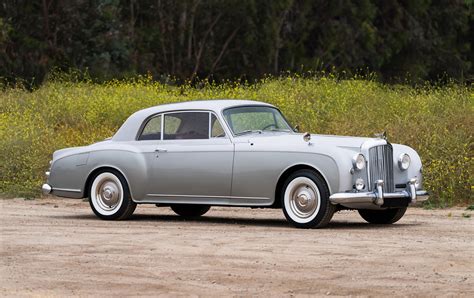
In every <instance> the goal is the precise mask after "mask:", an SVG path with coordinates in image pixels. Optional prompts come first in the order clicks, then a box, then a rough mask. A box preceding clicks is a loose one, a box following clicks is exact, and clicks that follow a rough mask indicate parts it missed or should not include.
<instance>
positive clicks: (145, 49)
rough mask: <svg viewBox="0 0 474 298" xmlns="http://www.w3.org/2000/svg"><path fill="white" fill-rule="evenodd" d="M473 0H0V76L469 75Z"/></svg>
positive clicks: (33, 80)
mask: <svg viewBox="0 0 474 298" xmlns="http://www.w3.org/2000/svg"><path fill="white" fill-rule="evenodd" d="M472 11H473V1H472V0H416V1H410V0H391V1H385V0H298V1H296V0H272V1H262V0H180V1H176V0H43V1H29V0H3V1H1V3H0V77H3V78H4V80H7V81H9V82H16V81H18V80H19V79H21V80H24V81H26V82H28V83H29V84H32V85H33V86H35V85H39V84H41V83H42V82H43V81H44V80H45V79H47V77H48V74H49V73H50V72H51V70H52V69H62V70H68V69H69V68H72V69H80V70H81V71H88V72H89V73H90V74H91V77H93V78H97V79H98V80H107V79H111V78H126V77H133V76H134V75H136V74H145V75H146V74H151V75H152V76H153V78H154V79H155V80H163V79H166V78H167V76H168V75H172V76H174V77H177V78H180V79H181V80H186V79H190V78H191V79H194V78H196V77H200V78H209V79H216V80H221V79H239V78H240V79H246V80H249V81H252V80H254V79H259V78H261V77H262V76H263V75H268V74H272V75H277V76H278V75H280V73H281V72H282V71H283V72H285V71H291V72H298V73H304V72H306V71H308V70H311V71H322V70H324V71H328V70H332V69H333V68H335V69H336V70H337V71H338V72H342V71H345V72H346V73H349V74H354V73H358V72H367V73H377V75H378V77H379V78H380V79H382V80H384V81H389V82H399V81H400V80H401V81H404V80H405V78H406V77H407V76H408V77H409V79H410V81H419V80H437V79H439V78H446V77H447V78H452V79H456V80H458V81H460V82H464V81H471V82H472V80H473V77H474V76H473V67H472V61H473V60H474V56H473V51H472V48H471V45H472V38H473V36H474V35H473V34H472V32H473V24H474V18H473V13H472Z"/></svg>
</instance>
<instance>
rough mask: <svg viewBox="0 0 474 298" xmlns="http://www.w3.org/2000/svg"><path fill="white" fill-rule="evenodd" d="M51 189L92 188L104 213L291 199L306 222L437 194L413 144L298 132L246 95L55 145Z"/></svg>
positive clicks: (377, 218) (87, 191) (395, 211)
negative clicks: (425, 182)
mask: <svg viewBox="0 0 474 298" xmlns="http://www.w3.org/2000/svg"><path fill="white" fill-rule="evenodd" d="M46 175H47V179H48V181H47V183H46V184H44V185H43V187H42V189H43V193H44V194H54V195H56V196H60V197H67V198H84V197H88V198H89V202H90V206H91V208H92V210H93V211H94V213H95V214H96V215H97V216H98V217H99V218H102V219H126V218H128V217H129V216H130V215H132V213H133V212H134V210H135V207H136V206H137V204H147V203H148V204H156V205H157V206H169V207H171V208H172V209H173V210H174V211H175V212H176V213H177V214H179V215H181V216H184V217H197V216H201V215H203V214H205V213H206V212H207V211H208V210H209V209H210V206H245V207H268V208H282V209H283V213H284V215H285V217H286V218H287V220H288V221H289V222H290V223H291V224H293V225H294V226H295V227H298V228H314V227H323V226H325V225H327V224H328V223H329V221H330V220H331V218H332V216H333V214H334V212H336V211H338V210H343V209H357V210H358V212H359V214H360V215H361V216H362V218H364V219H365V220H366V221H368V222H369V223H375V224H391V223H394V222H396V221H398V220H399V219H400V218H401V217H402V216H403V215H404V213H405V211H406V208H407V207H408V206H409V205H411V204H414V203H416V202H417V201H425V200H427V199H428V193H427V192H426V191H424V190H423V189H422V166H421V160H420V157H419V156H418V154H417V153H416V151H415V150H413V149H412V148H410V147H407V146H404V145H399V144H390V143H389V142H388V141H387V140H386V138H385V137H384V136H383V135H380V136H378V137H376V138H361V137H342V136H331V135H310V134H309V133H305V134H303V133H297V132H295V130H293V129H292V127H291V126H290V124H289V123H288V122H287V121H286V119H285V117H284V116H283V115H282V113H281V112H280V111H279V110H278V109H277V108H276V107H274V106H272V105H270V104H267V103H263V102H257V101H247V100H208V101H191V102H183V103H175V104H167V105H160V106H156V107H152V108H148V109H144V110H141V111H138V112H136V113H134V114H133V115H131V116H130V117H129V118H128V119H127V120H126V121H125V123H124V124H123V125H122V126H121V127H120V129H119V130H118V131H117V133H116V134H115V135H114V136H113V137H112V138H110V139H107V140H104V141H101V142H98V143H95V144H92V145H89V146H84V147H75V148H67V149H62V150H58V151H56V152H54V154H53V160H52V161H51V168H50V170H49V171H48V172H46Z"/></svg>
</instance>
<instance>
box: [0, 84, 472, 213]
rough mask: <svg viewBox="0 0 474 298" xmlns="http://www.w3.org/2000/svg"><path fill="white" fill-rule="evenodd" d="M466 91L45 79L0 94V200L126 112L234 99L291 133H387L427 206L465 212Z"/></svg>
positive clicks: (25, 189) (31, 188) (32, 190)
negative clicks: (405, 151) (409, 153)
mask: <svg viewBox="0 0 474 298" xmlns="http://www.w3.org/2000/svg"><path fill="white" fill-rule="evenodd" d="M473 91H474V90H473V88H472V86H466V85H458V84H454V83H448V84H445V85H432V84H424V85H419V86H417V87H409V86H406V85H385V84H382V83H379V82H377V81H375V80H374V79H371V78H370V77H369V78H368V77H364V78H360V77H354V78H352V79H344V80H341V79H338V78H336V77H334V76H331V75H322V76H320V75H318V76H308V77H304V78H303V77H299V76H286V77H279V78H265V79H262V80H260V81H259V82H258V83H256V84H245V83H238V82H227V83H224V84H214V83H210V82H208V81H201V82H199V83H198V84H193V85H191V84H189V83H186V84H183V85H175V86H174V85H172V84H162V83H159V82H156V81H153V80H152V79H151V77H138V78H136V79H133V80H132V79H130V80H126V81H119V80H113V81H109V82H107V83H103V84H97V83H93V82H92V81H87V80H85V81H84V80H74V77H73V76H72V77H71V76H70V77H68V78H67V79H65V80H64V79H58V78H56V79H54V80H52V81H49V82H47V83H45V84H44V85H42V86H41V87H40V88H38V89H37V90H35V91H34V92H30V91H27V90H25V89H24V88H22V87H17V88H4V89H3V91H1V93H0V193H7V194H13V195H22V196H36V195H38V194H39V188H40V185H41V184H42V183H43V181H44V179H45V177H44V171H46V170H47V169H48V166H49V165H48V161H49V160H50V159H51V154H52V152H53V151H54V150H57V149H60V148H64V147H70V146H80V145H86V144H90V143H91V142H94V141H98V140H102V139H104V138H106V137H110V136H112V135H113V134H114V132H115V131H116V130H117V128H118V127H119V126H120V125H121V124H122V123H123V121H124V120H125V119H126V118H127V117H128V116H129V115H130V114H132V113H133V112H135V111H137V110H139V109H142V108H146V107H149V106H153V105H157V104H163V103H169V102H178V101H184V100H194V99H208V98H209V99H215V98H242V99H255V100H263V101H266V102H269V103H272V104H275V105H277V106H279V107H280V108H281V109H282V111H283V113H284V114H285V115H286V116H287V118H288V119H289V121H290V122H291V123H293V124H299V125H300V127H301V130H303V131H310V132H315V133H327V134H341V135H358V136H359V135H362V136H372V135H373V133H375V132H380V131H383V130H387V132H388V135H389V139H390V141H391V142H393V143H403V144H407V145H409V146H411V147H413V148H414V149H415V150H417V151H418V152H419V154H420V155H421V158H422V161H423V167H424V176H425V187H426V188H427V189H428V190H429V191H430V192H431V193H432V197H431V200H430V201H429V202H428V205H429V206H438V207H445V206H451V205H459V204H462V205H464V204H473V198H472V190H473V185H474V181H473V177H472V173H473V172H474V156H473V135H472V132H473V129H472V128H473V127H474V113H473V112H474V92H473Z"/></svg>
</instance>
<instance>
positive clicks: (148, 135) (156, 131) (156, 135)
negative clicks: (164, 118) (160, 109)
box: [138, 115, 161, 141]
mask: <svg viewBox="0 0 474 298" xmlns="http://www.w3.org/2000/svg"><path fill="white" fill-rule="evenodd" d="M160 139H161V115H159V116H156V117H153V118H151V119H150V120H148V122H147V123H146V124H145V127H144V128H143V130H142V133H141V134H140V137H139V138H138V140H139V141H144V140H160Z"/></svg>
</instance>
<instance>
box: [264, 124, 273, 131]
mask: <svg viewBox="0 0 474 298" xmlns="http://www.w3.org/2000/svg"><path fill="white" fill-rule="evenodd" d="M272 126H274V127H275V128H276V124H274V123H272V124H268V125H267V126H265V127H264V128H262V130H265V129H267V128H270V127H272Z"/></svg>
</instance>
